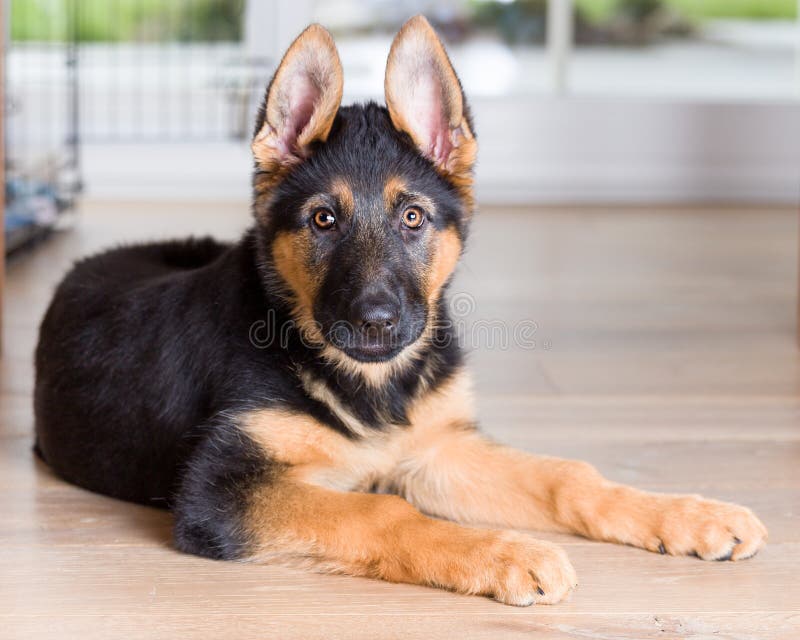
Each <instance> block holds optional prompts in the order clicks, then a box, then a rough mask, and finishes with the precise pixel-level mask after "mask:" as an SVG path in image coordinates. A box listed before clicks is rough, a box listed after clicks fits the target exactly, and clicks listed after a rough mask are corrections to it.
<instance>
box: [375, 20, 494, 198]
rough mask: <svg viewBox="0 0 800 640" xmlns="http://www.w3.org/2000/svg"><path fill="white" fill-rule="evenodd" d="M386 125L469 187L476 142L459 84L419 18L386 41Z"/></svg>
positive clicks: (428, 27)
mask: <svg viewBox="0 0 800 640" xmlns="http://www.w3.org/2000/svg"><path fill="white" fill-rule="evenodd" d="M384 89H385V92H386V106H387V107H388V108H389V115H390V116H391V118H392V124H394V126H395V127H396V128H397V129H399V130H400V131H404V132H405V133H407V134H408V135H410V136H411V139H412V140H413V141H414V143H415V144H416V145H417V148H418V149H419V151H420V152H421V153H422V155H424V156H425V157H426V158H428V159H429V160H430V161H431V162H433V164H434V166H435V167H436V169H437V170H438V171H439V172H440V173H441V174H442V175H444V176H445V177H447V178H450V179H452V180H454V181H455V183H456V184H457V185H461V186H466V187H469V185H470V184H471V183H472V167H473V165H474V164H475V156H476V154H477V150H478V146H477V143H476V141H475V137H474V135H473V133H472V130H471V128H470V123H469V114H468V110H467V105H466V101H465V99H464V94H463V92H462V90H461V83H460V82H459V80H458V76H456V72H455V71H454V69H453V65H452V64H450V59H449V58H448V57H447V53H446V52H445V50H444V46H443V45H442V43H441V41H440V40H439V38H438V36H437V35H436V32H435V31H434V30H433V28H432V27H431V25H430V23H428V21H427V20H426V19H425V18H424V17H423V16H415V17H413V18H411V19H410V20H409V21H408V22H406V23H405V24H404V25H403V27H402V28H401V29H400V32H399V33H398V34H397V36H396V37H395V39H394V42H393V43H392V48H391V50H390V51H389V60H388V62H387V63H386V78H385V81H384Z"/></svg>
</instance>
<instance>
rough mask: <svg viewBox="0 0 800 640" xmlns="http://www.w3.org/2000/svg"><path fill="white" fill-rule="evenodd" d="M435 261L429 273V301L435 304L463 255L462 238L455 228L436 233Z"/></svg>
mask: <svg viewBox="0 0 800 640" xmlns="http://www.w3.org/2000/svg"><path fill="white" fill-rule="evenodd" d="M434 242H435V243H436V246H435V248H434V249H433V256H434V257H433V262H432V264H431V266H430V269H429V271H428V274H427V276H428V277H427V280H428V282H427V289H428V302H429V303H431V304H433V303H434V302H436V300H437V299H438V298H439V295H440V294H441V292H442V287H444V285H445V284H446V283H447V281H448V280H449V278H450V276H451V275H452V274H453V271H454V270H455V268H456V265H457V264H458V259H459V258H460V257H461V249H462V245H461V239H460V238H459V237H458V233H456V231H455V229H452V228H451V229H445V230H444V231H440V232H438V233H437V234H436V235H435V239H434Z"/></svg>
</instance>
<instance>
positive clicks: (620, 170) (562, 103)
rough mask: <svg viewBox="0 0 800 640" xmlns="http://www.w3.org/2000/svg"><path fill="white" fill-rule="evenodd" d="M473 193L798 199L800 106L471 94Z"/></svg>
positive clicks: (528, 198)
mask: <svg viewBox="0 0 800 640" xmlns="http://www.w3.org/2000/svg"><path fill="white" fill-rule="evenodd" d="M473 111H474V114H475V119H476V129H477V134H478V140H479V143H480V152H479V167H478V180H477V189H478V195H479V198H480V200H481V201H482V202H486V203H526V202H595V203H603V202H620V203H622V202H645V203H647V202H698V201H700V202H704V201H706V202H707V201H723V202H777V203H800V105H798V104H797V103H791V102H787V103H783V104H763V103H760V104H714V103H707V102H687V101H665V100H636V99H630V98H626V99H619V98H617V99H612V98H604V99H599V98H596V99H589V98H586V99H581V98H568V99H566V98H565V99H559V98H537V99H531V98H526V99H516V100H514V99H479V100H473Z"/></svg>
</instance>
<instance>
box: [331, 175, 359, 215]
mask: <svg viewBox="0 0 800 640" xmlns="http://www.w3.org/2000/svg"><path fill="white" fill-rule="evenodd" d="M330 192H331V193H332V194H333V196H334V197H335V198H336V200H337V202H338V203H339V206H340V207H341V208H342V211H343V212H344V213H345V214H346V215H347V216H352V215H353V214H354V213H355V211H356V201H355V198H354V197H353V190H352V189H351V188H350V185H349V184H348V182H347V180H345V179H344V178H336V179H334V180H333V181H331V186H330Z"/></svg>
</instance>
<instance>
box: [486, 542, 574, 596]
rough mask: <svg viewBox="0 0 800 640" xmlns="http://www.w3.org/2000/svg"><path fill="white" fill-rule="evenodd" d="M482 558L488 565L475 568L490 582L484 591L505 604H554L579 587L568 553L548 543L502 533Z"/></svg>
mask: <svg viewBox="0 0 800 640" xmlns="http://www.w3.org/2000/svg"><path fill="white" fill-rule="evenodd" d="M481 555H482V558H481V563H482V564H484V565H485V566H478V567H475V569H476V571H478V572H479V573H480V574H482V575H486V576H488V579H489V581H488V584H485V585H484V587H483V589H482V591H483V592H484V593H485V594H486V595H491V596H492V597H493V598H494V599H495V600H498V601H499V602H502V603H504V604H511V605H516V606H518V607H527V606H528V605H531V604H534V603H537V604H554V603H556V602H560V601H562V600H564V599H565V598H567V597H568V596H569V595H570V593H571V592H572V590H573V589H574V588H575V587H576V586H578V578H577V575H576V573H575V569H573V567H572V564H571V563H570V561H569V558H568V557H567V554H566V552H565V551H564V550H563V549H562V548H561V547H559V546H557V545H554V544H551V543H549V542H543V541H541V540H535V539H533V538H531V537H529V536H526V535H523V534H520V533H516V532H514V531H503V532H500V533H499V535H498V536H497V537H496V538H495V539H494V540H493V541H492V543H491V544H490V545H489V547H488V548H487V549H486V550H485V552H484V553H482V554H481Z"/></svg>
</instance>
